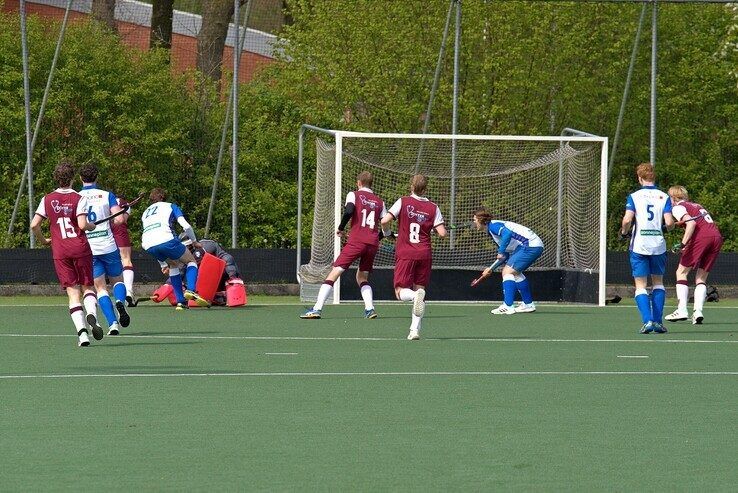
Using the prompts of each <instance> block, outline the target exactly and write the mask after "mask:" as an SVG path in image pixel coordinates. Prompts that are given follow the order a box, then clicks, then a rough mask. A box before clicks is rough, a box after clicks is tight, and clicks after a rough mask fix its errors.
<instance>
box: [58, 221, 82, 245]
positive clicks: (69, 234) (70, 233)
mask: <svg viewBox="0 0 738 493" xmlns="http://www.w3.org/2000/svg"><path fill="white" fill-rule="evenodd" d="M56 224H58V225H59V232H60V233H61V237H62V239H64V240H66V239H67V238H76V237H77V232H76V231H74V226H73V225H72V220H71V219H70V218H68V217H60V218H59V219H57V220H56Z"/></svg>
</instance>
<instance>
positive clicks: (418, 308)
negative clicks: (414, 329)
mask: <svg viewBox="0 0 738 493" xmlns="http://www.w3.org/2000/svg"><path fill="white" fill-rule="evenodd" d="M424 313H425V289H423V288H418V290H417V291H415V299H414V300H413V315H415V316H416V317H422V316H423V314H424ZM416 335H417V334H416Z"/></svg>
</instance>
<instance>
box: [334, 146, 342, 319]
mask: <svg viewBox="0 0 738 493" xmlns="http://www.w3.org/2000/svg"><path fill="white" fill-rule="evenodd" d="M342 166H343V135H341V133H340V132H339V133H337V134H336V167H335V174H334V176H335V189H334V193H335V195H334V200H335V203H334V213H333V258H334V259H335V258H336V257H338V254H339V253H341V237H340V236H338V235H337V234H336V231H338V225H339V224H341V216H342V213H343V210H342V209H343V207H342V205H343V204H342V202H343V201H342V200H341V198H342V197H341V182H342V175H343V173H342ZM339 303H341V278H340V277H339V278H338V279H336V282H335V283H334V284H333V304H335V305H337V304H339Z"/></svg>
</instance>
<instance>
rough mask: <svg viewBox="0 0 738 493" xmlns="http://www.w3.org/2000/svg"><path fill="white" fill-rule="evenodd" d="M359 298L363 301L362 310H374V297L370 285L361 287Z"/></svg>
mask: <svg viewBox="0 0 738 493" xmlns="http://www.w3.org/2000/svg"><path fill="white" fill-rule="evenodd" d="M361 297H362V298H363V299H364V309H365V310H372V309H373V308H374V295H373V293H372V287H371V286H370V285H368V284H364V285H363V286H362V287H361Z"/></svg>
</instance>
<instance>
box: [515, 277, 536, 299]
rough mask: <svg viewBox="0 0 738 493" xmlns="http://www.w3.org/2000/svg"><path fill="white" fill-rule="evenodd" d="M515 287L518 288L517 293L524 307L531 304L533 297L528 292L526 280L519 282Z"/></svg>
mask: <svg viewBox="0 0 738 493" xmlns="http://www.w3.org/2000/svg"><path fill="white" fill-rule="evenodd" d="M515 286H517V288H518V292H519V293H520V297H521V298H522V300H523V303H525V304H526V305H529V304H531V303H533V295H532V294H531V292H530V284H529V283H528V279H527V278H526V279H523V280H522V281H520V282H516V283H515Z"/></svg>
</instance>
